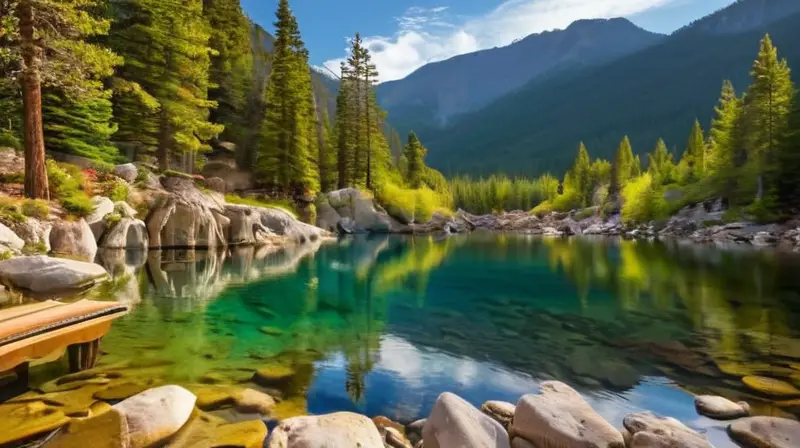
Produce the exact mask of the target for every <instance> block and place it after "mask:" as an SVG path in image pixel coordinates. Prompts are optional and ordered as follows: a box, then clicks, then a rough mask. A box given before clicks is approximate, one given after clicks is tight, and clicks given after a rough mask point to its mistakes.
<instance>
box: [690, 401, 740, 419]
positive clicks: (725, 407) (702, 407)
mask: <svg viewBox="0 0 800 448" xmlns="http://www.w3.org/2000/svg"><path fill="white" fill-rule="evenodd" d="M694 407H695V408H696V409H697V413H698V414H700V415H705V416H706V417H710V418H713V419H717V420H729V419H734V418H739V417H746V416H748V415H750V405H749V404H747V403H746V402H744V401H740V402H738V403H734V402H732V401H730V400H728V399H727V398H723V397H718V396H714V395H698V396H696V397H694Z"/></svg>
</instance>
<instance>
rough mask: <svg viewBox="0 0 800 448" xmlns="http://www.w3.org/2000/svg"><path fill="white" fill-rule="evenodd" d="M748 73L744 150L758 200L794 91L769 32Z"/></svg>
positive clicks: (785, 66)
mask: <svg viewBox="0 0 800 448" xmlns="http://www.w3.org/2000/svg"><path fill="white" fill-rule="evenodd" d="M750 76H751V77H752V79H753V82H752V84H751V85H750V88H749V89H748V91H747V96H746V109H747V110H746V112H745V119H746V121H747V124H746V126H747V134H748V135H747V149H748V158H749V159H750V160H752V161H753V163H754V165H755V170H756V172H757V176H758V187H757V192H756V200H761V199H763V197H764V193H765V188H766V186H765V180H764V177H765V174H766V173H768V172H771V171H772V170H774V169H775V168H776V167H775V162H776V160H775V159H776V156H777V154H776V149H777V147H778V145H779V142H780V139H781V138H782V137H783V136H784V135H785V132H786V129H787V125H788V118H789V113H790V109H791V100H792V94H793V93H794V87H793V86H792V80H791V72H790V70H789V66H788V64H787V63H786V60H785V59H779V58H778V50H777V48H775V46H773V45H772V39H770V36H769V34H767V35H766V36H765V37H764V39H763V40H762V41H761V48H760V50H759V52H758V59H756V61H755V62H754V63H753V68H752V70H751V72H750Z"/></svg>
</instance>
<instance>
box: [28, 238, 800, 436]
mask: <svg viewBox="0 0 800 448" xmlns="http://www.w3.org/2000/svg"><path fill="white" fill-rule="evenodd" d="M315 250H316V247H314V246H303V247H300V248H294V249H288V250H285V251H281V252H278V253H269V252H268V251H266V250H262V251H260V250H258V249H253V248H239V249H233V250H230V251H228V252H219V253H217V252H199V251H197V252H195V251H151V252H150V253H147V254H142V253H125V252H118V251H117V252H114V251H111V252H104V253H101V254H100V255H99V257H100V258H99V259H100V262H101V263H102V264H103V265H105V266H106V268H107V269H108V270H109V271H110V272H112V274H113V275H114V277H115V280H114V281H113V282H111V283H109V284H107V285H106V286H104V287H103V288H102V289H101V290H99V292H97V293H96V295H97V294H99V295H105V296H106V297H108V296H113V297H116V298H117V299H119V300H121V301H123V302H125V303H128V304H130V305H131V306H132V307H133V311H132V312H131V313H130V314H129V315H128V316H126V317H124V318H122V319H120V320H118V321H117V322H116V323H115V324H114V326H113V327H112V330H111V332H110V333H109V334H108V335H107V336H106V337H105V338H104V339H103V341H102V344H101V349H102V356H101V358H100V365H101V366H107V367H114V366H116V367H117V368H123V369H126V370H129V371H133V372H139V373H140V377H141V378H142V380H143V381H147V383H148V384H161V383H177V384H182V385H192V384H198V383H202V384H232V383H237V384H238V383H243V384H244V383H248V382H249V381H250V379H251V377H252V375H253V372H254V371H255V370H257V369H261V368H264V367H270V366H281V367H282V368H285V369H290V371H291V372H292V375H291V379H290V381H286V382H284V383H282V384H281V385H280V386H279V387H276V388H277V389H278V390H276V391H275V392H274V393H277V394H279V395H280V396H282V397H283V401H281V403H280V404H279V405H278V407H277V409H276V414H277V415H276V416H277V417H279V418H280V417H287V416H292V415H297V414H302V413H306V412H310V413H325V412H331V411H337V410H352V411H356V412H360V413H364V414H366V415H368V416H376V415H386V416H388V417H390V418H392V419H394V420H396V421H401V422H410V421H413V420H415V419H417V418H420V417H424V416H426V415H427V414H428V412H429V411H430V409H431V407H432V405H433V403H434V401H435V400H436V397H437V396H438V395H439V394H440V393H441V392H444V391H451V392H454V393H456V394H458V395H460V396H462V397H464V398H465V399H467V400H468V401H470V402H472V403H473V404H475V405H476V406H479V405H480V404H481V403H483V402H484V401H486V400H490V399H491V400H505V401H511V402H516V401H517V400H518V399H519V397H520V396H521V395H522V394H525V393H530V392H536V391H537V385H538V384H539V383H540V382H541V381H544V380H549V379H558V380H561V381H564V382H566V383H568V384H570V385H572V386H573V387H575V388H577V389H578V390H579V391H580V392H581V393H583V394H584V396H585V397H586V398H587V400H588V401H589V402H590V403H591V404H592V405H593V406H594V408H595V409H596V410H597V411H598V412H599V413H600V414H601V415H603V416H604V417H605V418H607V419H608V420H609V421H611V422H612V423H613V424H614V425H617V426H620V425H621V421H622V417H624V416H625V415H626V414H628V413H630V412H632V411H636V410H641V409H649V410H652V411H654V412H657V413H659V414H663V415H669V416H674V417H676V418H678V419H680V420H681V421H683V422H684V423H686V424H688V425H689V426H691V427H693V428H694V429H697V430H699V431H702V432H704V433H706V434H707V435H708V436H709V438H710V439H711V441H712V442H714V443H715V444H716V445H717V446H729V445H730V443H731V442H729V441H728V438H727V436H725V435H724V427H725V424H724V423H721V422H714V421H712V420H709V419H706V418H703V417H699V416H698V415H697V414H696V412H695V410H694V406H693V399H692V393H713V394H719V395H723V396H725V397H727V398H730V399H733V400H746V401H748V402H750V403H751V405H752V406H753V408H754V412H755V413H757V414H762V415H777V416H788V417H793V416H795V417H794V418H796V415H798V412H799V411H800V409H798V401H800V400H794V402H792V401H791V400H786V399H785V397H783V398H781V397H772V396H771V392H770V391H768V390H767V391H763V390H762V391H758V390H754V389H751V388H749V387H748V386H746V385H745V384H744V383H743V381H742V380H741V378H742V377H744V376H749V375H761V376H767V377H771V378H778V379H782V380H784V381H786V382H788V383H793V384H794V385H795V386H796V387H800V325H798V322H800V275H798V273H800V257H798V256H796V255H793V254H785V253H777V252H772V251H770V252H758V251H753V250H743V249H738V250H737V249H715V248H713V247H706V246H698V245H680V244H676V243H657V242H652V243H651V242H643V241H639V242H635V241H611V240H604V239H597V240H591V239H542V238H535V237H527V236H523V235H505V234H499V235H498V234H486V233H475V234H473V235H469V236H455V237H450V238H441V239H440V238H436V237H430V236H419V237H399V236H369V237H352V238H346V239H342V240H340V241H339V242H338V243H333V244H328V245H325V246H322V247H321V248H320V249H319V250H318V251H316V252H315ZM65 368H66V367H65V365H64V364H63V363H50V364H45V365H41V366H38V367H35V368H33V369H32V372H31V375H32V382H34V383H36V382H43V381H47V380H50V379H52V378H55V377H57V376H59V375H63V374H65V373H66V372H65Z"/></svg>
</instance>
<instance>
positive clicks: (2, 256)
mask: <svg viewBox="0 0 800 448" xmlns="http://www.w3.org/2000/svg"><path fill="white" fill-rule="evenodd" d="M13 257H14V252H11V251H10V250H5V251H3V252H0V261H5V260H10V259H12V258H13Z"/></svg>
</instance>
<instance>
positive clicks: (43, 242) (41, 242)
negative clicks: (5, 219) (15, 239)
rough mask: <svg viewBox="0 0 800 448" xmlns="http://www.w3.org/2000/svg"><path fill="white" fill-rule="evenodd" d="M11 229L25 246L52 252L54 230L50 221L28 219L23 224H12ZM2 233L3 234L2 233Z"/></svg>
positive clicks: (10, 224)
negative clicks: (51, 234) (52, 232)
mask: <svg viewBox="0 0 800 448" xmlns="http://www.w3.org/2000/svg"><path fill="white" fill-rule="evenodd" d="M9 228H10V229H11V230H12V231H13V232H14V233H15V234H17V236H19V237H20V238H22V241H24V242H25V246H29V247H32V248H37V249H40V250H41V251H42V252H44V253H47V252H50V232H51V231H52V230H53V223H52V222H50V221H39V220H38V219H36V218H27V219H26V220H25V221H23V222H17V221H14V222H10V223H9ZM0 233H2V232H1V231H0Z"/></svg>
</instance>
